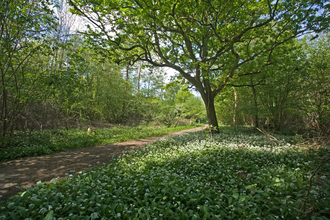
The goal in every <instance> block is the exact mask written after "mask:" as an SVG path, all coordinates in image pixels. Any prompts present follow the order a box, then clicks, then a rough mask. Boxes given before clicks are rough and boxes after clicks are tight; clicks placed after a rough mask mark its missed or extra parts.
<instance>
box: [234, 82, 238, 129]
mask: <svg viewBox="0 0 330 220" xmlns="http://www.w3.org/2000/svg"><path fill="white" fill-rule="evenodd" d="M233 90H234V117H233V124H234V126H235V127H237V109H238V105H237V92H236V89H235V87H234V86H233Z"/></svg>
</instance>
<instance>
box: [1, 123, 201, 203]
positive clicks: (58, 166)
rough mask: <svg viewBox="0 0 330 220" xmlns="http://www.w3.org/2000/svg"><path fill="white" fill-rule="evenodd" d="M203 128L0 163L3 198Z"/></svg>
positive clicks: (105, 163)
mask: <svg viewBox="0 0 330 220" xmlns="http://www.w3.org/2000/svg"><path fill="white" fill-rule="evenodd" d="M203 129H205V126H204V127H198V128H193V129H188V130H182V131H178V132H174V133H170V134H168V135H163V136H158V137H151V138H146V139H137V140H133V141H126V142H121V143H115V144H109V145H102V146H95V147H87V148H80V149H74V150H69V151H65V152H59V153H54V154H50V155H43V156H38V157H26V158H21V159H16V160H11V161H7V162H0V195H1V197H0V200H2V199H7V198H9V197H10V196H12V195H15V194H17V193H19V192H20V191H21V189H20V188H19V187H21V188H23V189H26V188H27V187H31V186H35V185H36V183H37V182H38V181H41V182H43V183H44V182H49V181H51V180H52V179H55V178H63V177H66V176H67V175H69V174H75V173H80V172H81V171H83V170H86V169H90V168H93V167H96V166H104V165H107V164H108V163H109V161H110V160H111V158H112V157H113V156H114V155H117V154H121V153H123V151H129V150H132V149H135V148H139V147H142V146H144V145H146V144H149V143H153V142H154V141H156V140H157V139H160V138H163V137H166V136H172V135H179V134H184V133H188V132H196V131H201V130H203Z"/></svg>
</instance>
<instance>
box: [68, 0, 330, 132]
mask: <svg viewBox="0 0 330 220" xmlns="http://www.w3.org/2000/svg"><path fill="white" fill-rule="evenodd" d="M70 4H71V5H72V6H73V7H74V10H73V11H74V12H75V13H77V14H79V15H83V16H85V17H86V18H87V19H88V20H89V21H90V23H91V24H90V26H89V32H88V36H89V37H90V39H91V40H94V41H95V42H97V44H96V46H99V47H101V48H102V49H103V50H105V49H107V48H109V50H106V52H105V54H106V55H108V56H111V57H114V59H115V60H117V61H118V62H120V60H130V61H133V62H134V61H135V60H142V61H147V62H149V63H150V64H152V65H154V66H159V67H170V68H172V69H174V70H176V71H178V72H179V73H180V74H181V75H182V76H183V77H184V78H186V79H187V80H188V81H189V82H190V83H191V84H192V85H193V86H194V87H195V88H196V89H197V90H198V91H199V93H200V94H201V97H202V99H203V101H204V104H205V107H206V112H207V117H208V121H209V124H210V125H211V126H213V127H214V128H217V127H218V121H217V117H216V112H215V108H214V98H215V96H216V95H217V94H218V93H219V92H221V91H222V90H223V88H224V87H225V85H226V84H227V83H228V82H230V81H231V80H232V79H236V78H241V77H245V76H250V75H252V74H257V73H260V72H261V70H262V68H264V67H265V66H268V65H270V64H271V63H272V54H273V51H274V50H275V49H276V48H277V47H280V46H281V45H283V44H285V43H288V41H289V40H290V39H293V38H295V37H297V36H301V35H303V34H304V33H307V32H308V31H316V32H319V31H320V30H322V29H324V28H326V27H327V25H328V22H327V19H328V16H327V15H328V7H326V8H324V7H325V6H328V5H326V1H306V0H305V1H284V2H283V1H270V0H264V1H254V2H251V1H250V2H246V1H222V0H217V1H192V0H184V1H174V0H168V1H166V2H164V1H151V0H150V1H138V0H135V1H133V0H132V1H115V2H114V1H104V0H99V1H98V0H93V1H80V0H70ZM253 60H256V61H255V62H254V64H256V65H254V66H253V68H252V69H251V71H250V72H246V73H241V74H239V71H237V70H239V69H240V68H242V67H243V66H244V65H245V64H247V63H249V62H251V61H253Z"/></svg>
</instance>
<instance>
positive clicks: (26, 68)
mask: <svg viewBox="0 0 330 220" xmlns="http://www.w3.org/2000/svg"><path fill="white" fill-rule="evenodd" d="M50 6H51V4H50V2H49V1H47V0H32V1H30V0H29V1H20V0H14V1H9V0H4V1H1V3H0V74H1V94H0V99H1V108H0V109H1V110H0V111H1V112H0V117H1V118H0V122H1V128H0V129H1V136H2V140H4V138H5V137H6V136H8V135H11V134H12V133H13V131H14V129H16V128H17V120H18V118H19V117H20V115H21V114H22V111H23V109H24V108H25V106H26V105H27V103H29V102H31V101H32V100H34V99H36V98H37V97H38V96H39V95H43V94H42V92H41V91H40V90H39V89H38V84H39V83H40V82H42V80H43V79H44V76H45V75H47V73H49V69H48V66H47V64H46V63H45V62H44V59H43V57H44V56H45V55H46V54H47V53H50V37H49V36H50V35H49V33H51V32H52V31H53V30H54V29H55V17H54V16H53V15H52V10H51V9H50ZM36 56H39V57H41V59H40V62H38V63H35V62H33V61H32V60H33V58H35V57H36ZM31 61H32V62H31ZM38 98H39V97H38ZM4 144H5V141H3V142H2V146H4Z"/></svg>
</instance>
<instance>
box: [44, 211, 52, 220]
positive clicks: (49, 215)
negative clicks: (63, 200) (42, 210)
mask: <svg viewBox="0 0 330 220" xmlns="http://www.w3.org/2000/svg"><path fill="white" fill-rule="evenodd" d="M53 213H54V211H53V210H50V211H49V212H48V213H47V215H46V217H45V218H44V220H52V219H53Z"/></svg>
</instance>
